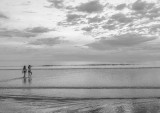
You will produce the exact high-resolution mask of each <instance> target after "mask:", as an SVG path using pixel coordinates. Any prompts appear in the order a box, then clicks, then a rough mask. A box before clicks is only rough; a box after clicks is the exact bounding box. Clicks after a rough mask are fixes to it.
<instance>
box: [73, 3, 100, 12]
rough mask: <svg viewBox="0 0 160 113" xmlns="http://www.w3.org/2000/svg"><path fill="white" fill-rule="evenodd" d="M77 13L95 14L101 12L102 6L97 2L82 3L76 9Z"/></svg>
mask: <svg viewBox="0 0 160 113" xmlns="http://www.w3.org/2000/svg"><path fill="white" fill-rule="evenodd" d="M76 9H77V10H78V11H81V12H86V13H97V12H100V11H102V10H103V5H101V4H100V3H99V2H98V1H90V2H87V3H82V4H81V5H80V6H78V7H76Z"/></svg>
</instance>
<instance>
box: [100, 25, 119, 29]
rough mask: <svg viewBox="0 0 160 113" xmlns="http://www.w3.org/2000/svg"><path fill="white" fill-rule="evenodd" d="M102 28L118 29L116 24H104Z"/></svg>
mask: <svg viewBox="0 0 160 113" xmlns="http://www.w3.org/2000/svg"><path fill="white" fill-rule="evenodd" d="M102 28H103V29H108V30H114V29H116V26H115V25H103V26H102Z"/></svg>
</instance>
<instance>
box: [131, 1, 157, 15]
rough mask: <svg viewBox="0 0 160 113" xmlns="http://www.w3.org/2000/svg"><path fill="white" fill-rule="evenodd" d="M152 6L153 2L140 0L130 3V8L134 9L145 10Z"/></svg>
mask: <svg viewBox="0 0 160 113" xmlns="http://www.w3.org/2000/svg"><path fill="white" fill-rule="evenodd" d="M153 6H154V3H147V2H145V1H142V0H137V1H136V2H134V3H133V4H132V9H133V10H135V11H140V12H141V11H146V10H148V9H151V8H152V7H153Z"/></svg>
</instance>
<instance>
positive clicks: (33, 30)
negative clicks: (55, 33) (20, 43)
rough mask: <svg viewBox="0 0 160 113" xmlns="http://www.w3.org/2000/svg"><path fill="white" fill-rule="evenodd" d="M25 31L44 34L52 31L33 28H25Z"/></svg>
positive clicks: (44, 28)
mask: <svg viewBox="0 0 160 113" xmlns="http://www.w3.org/2000/svg"><path fill="white" fill-rule="evenodd" d="M26 31H27V32H30V33H46V32H49V31H52V29H48V28H46V27H33V28H27V29H26Z"/></svg>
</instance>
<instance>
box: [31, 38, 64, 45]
mask: <svg viewBox="0 0 160 113" xmlns="http://www.w3.org/2000/svg"><path fill="white" fill-rule="evenodd" d="M63 41H64V40H62V39H61V37H55V38H42V39H37V40H36V41H33V42H30V43H29V44H30V45H47V46H54V45H57V44H60V43H62V42H63Z"/></svg>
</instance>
